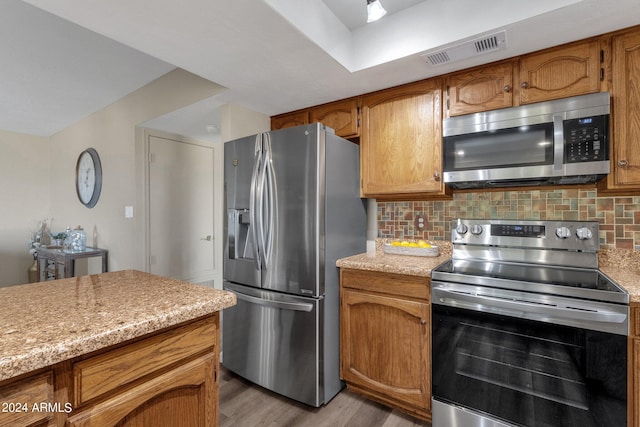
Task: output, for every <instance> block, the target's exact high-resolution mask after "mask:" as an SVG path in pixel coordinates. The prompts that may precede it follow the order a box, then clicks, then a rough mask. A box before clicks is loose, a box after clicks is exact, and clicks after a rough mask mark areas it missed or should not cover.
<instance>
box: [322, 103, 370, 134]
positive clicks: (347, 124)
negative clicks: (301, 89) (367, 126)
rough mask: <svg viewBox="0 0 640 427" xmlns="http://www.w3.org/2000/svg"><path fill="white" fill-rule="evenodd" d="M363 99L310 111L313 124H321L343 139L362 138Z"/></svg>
mask: <svg viewBox="0 0 640 427" xmlns="http://www.w3.org/2000/svg"><path fill="white" fill-rule="evenodd" d="M360 103H361V98H352V99H346V100H344V101H338V102H332V103H330V104H324V105H320V106H318V107H314V108H312V109H311V111H310V116H311V117H310V119H311V123H315V122H320V123H322V124H324V125H325V126H328V127H330V128H331V129H333V130H335V131H336V135H338V136H341V137H343V138H355V137H358V136H360Z"/></svg>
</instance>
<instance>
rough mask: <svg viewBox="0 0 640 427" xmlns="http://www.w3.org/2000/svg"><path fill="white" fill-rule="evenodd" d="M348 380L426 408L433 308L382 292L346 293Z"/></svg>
mask: <svg viewBox="0 0 640 427" xmlns="http://www.w3.org/2000/svg"><path fill="white" fill-rule="evenodd" d="M343 307H344V313H345V316H344V322H343V327H344V329H345V333H346V334H347V335H348V336H349V340H347V342H345V343H344V345H345V348H344V354H343V356H344V357H343V361H342V364H343V369H342V372H343V375H342V376H343V378H344V380H345V381H347V382H350V383H354V384H358V385H360V386H363V387H366V388H368V389H371V390H373V391H374V392H377V393H380V394H382V395H385V396H387V397H388V398H390V399H394V400H397V401H398V403H400V404H410V405H412V406H415V407H417V408H422V409H423V410H425V411H428V410H430V404H431V391H430V389H431V384H430V382H429V381H428V369H429V361H428V360H427V359H426V355H427V354H429V340H428V336H429V334H428V328H429V324H428V322H429V318H430V314H429V306H428V305H427V304H424V303H419V302H414V301H408V300H403V299H399V298H392V297H384V296H379V295H369V294H362V293H359V292H353V291H345V292H344V293H343Z"/></svg>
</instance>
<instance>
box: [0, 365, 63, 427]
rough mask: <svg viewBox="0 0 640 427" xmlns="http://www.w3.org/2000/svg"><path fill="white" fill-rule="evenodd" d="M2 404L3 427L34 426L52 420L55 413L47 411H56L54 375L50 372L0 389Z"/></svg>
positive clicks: (0, 417) (1, 420)
mask: <svg viewBox="0 0 640 427" xmlns="http://www.w3.org/2000/svg"><path fill="white" fill-rule="evenodd" d="M64 403H65V402H62V403H61V406H62V408H61V409H62V410H64V408H65V407H64ZM0 404H1V405H2V407H0V425H2V426H23V425H32V424H35V423H41V422H44V421H46V420H49V419H51V418H52V416H53V413H52V412H47V411H48V410H49V409H54V408H53V407H54V405H53V404H54V396H53V374H52V373H51V372H48V373H45V374H41V375H37V376H35V377H32V378H28V379H26V380H22V381H18V382H16V383H14V384H11V385H9V386H6V387H2V388H0ZM34 405H35V408H34ZM44 406H46V408H43V407H44ZM41 411H42V412H41Z"/></svg>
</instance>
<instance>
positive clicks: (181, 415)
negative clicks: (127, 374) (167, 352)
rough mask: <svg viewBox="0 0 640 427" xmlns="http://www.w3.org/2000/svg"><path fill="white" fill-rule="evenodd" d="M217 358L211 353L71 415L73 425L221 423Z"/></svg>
mask: <svg viewBox="0 0 640 427" xmlns="http://www.w3.org/2000/svg"><path fill="white" fill-rule="evenodd" d="M216 362H217V359H216V357H215V355H214V354H207V355H204V356H201V357H199V358H198V359H195V360H193V361H191V362H189V363H186V364H184V365H182V366H179V367H177V368H175V369H173V370H171V371H168V372H166V373H164V374H162V375H160V376H158V377H156V378H153V379H151V380H149V381H146V382H143V383H142V384H140V385H138V386H136V387H133V388H132V389H130V390H127V391H126V392H123V393H120V394H117V395H115V396H114V397H113V398H111V399H107V400H105V401H103V402H101V403H98V404H96V405H93V406H91V407H89V408H88V409H87V410H85V411H83V410H82V409H80V410H79V411H77V412H74V414H73V415H72V416H70V417H69V419H68V423H67V425H69V426H71V427H89V426H97V427H99V426H106V425H116V424H117V425H118V426H123V427H124V426H159V427H161V426H166V427H170V426H177V425H184V426H203V427H204V426H211V427H213V426H217V425H218V420H217V412H218V409H217V404H216V402H217V399H218V397H217V381H218V378H217V377H218V375H217V372H215V369H216Z"/></svg>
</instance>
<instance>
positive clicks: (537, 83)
mask: <svg viewBox="0 0 640 427" xmlns="http://www.w3.org/2000/svg"><path fill="white" fill-rule="evenodd" d="M602 61H603V53H602V52H601V47H600V40H599V39H596V40H590V41H587V42H579V43H572V44H568V45H564V46H561V47H558V48H553V49H547V50H545V51H542V52H539V53H534V54H531V55H526V56H522V57H520V58H518V59H517V60H511V61H505V62H501V63H496V64H491V65H488V66H483V67H477V68H473V69H471V70H465V71H461V72H459V73H455V74H451V75H449V76H448V77H447V80H446V86H447V94H448V99H447V107H448V108H447V111H446V113H445V114H446V115H447V116H448V117H451V116H459V115H463V114H470V113H477V112H481V111H489V110H495V109H498V108H505V107H511V106H514V105H522V104H531V103H534V102H541V101H548V100H551V99H559V98H566V97H569V96H575V95H584V94H587V93H595V92H599V91H600V89H601V72H602V71H601V68H602Z"/></svg>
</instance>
